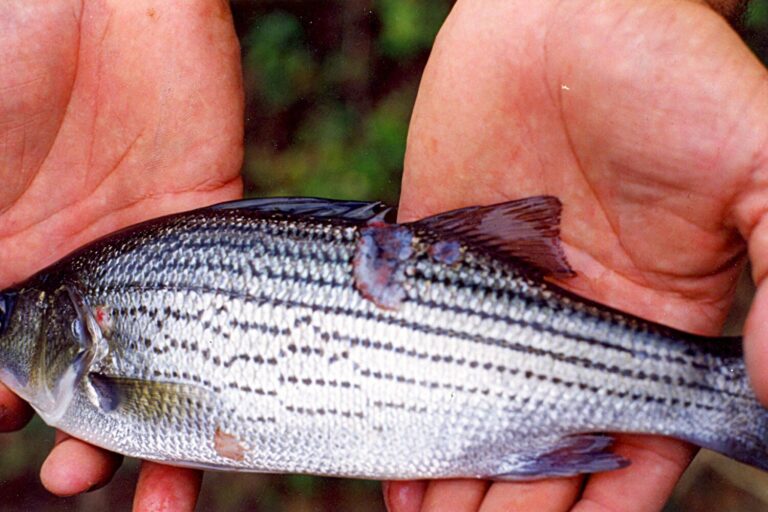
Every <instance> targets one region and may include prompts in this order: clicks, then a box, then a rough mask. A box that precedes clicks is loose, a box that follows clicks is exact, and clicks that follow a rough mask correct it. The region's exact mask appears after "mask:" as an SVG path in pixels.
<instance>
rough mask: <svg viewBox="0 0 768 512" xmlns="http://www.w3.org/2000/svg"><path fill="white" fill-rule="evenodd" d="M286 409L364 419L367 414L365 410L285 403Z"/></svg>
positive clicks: (303, 412) (310, 413) (318, 414)
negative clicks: (364, 412)
mask: <svg viewBox="0 0 768 512" xmlns="http://www.w3.org/2000/svg"><path fill="white" fill-rule="evenodd" d="M284 407H285V410H286V411H288V412H293V413H297V414H304V415H307V416H316V415H317V416H323V415H326V414H330V415H337V416H342V417H344V418H352V417H354V418H359V419H363V418H364V417H365V414H363V411H354V412H353V411H349V410H340V409H335V408H333V407H317V408H313V407H301V406H295V405H284Z"/></svg>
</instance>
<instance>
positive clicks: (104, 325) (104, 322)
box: [93, 304, 115, 336]
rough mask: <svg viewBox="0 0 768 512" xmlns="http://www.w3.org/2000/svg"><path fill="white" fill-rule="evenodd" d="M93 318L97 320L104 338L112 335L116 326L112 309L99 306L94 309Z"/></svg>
mask: <svg viewBox="0 0 768 512" xmlns="http://www.w3.org/2000/svg"><path fill="white" fill-rule="evenodd" d="M93 316H94V318H95V319H96V323H97V324H98V326H99V328H100V329H101V332H102V334H103V335H104V336H109V335H110V334H112V329H113V328H114V326H115V322H114V317H113V316H112V308H111V307H109V306H106V305H103V304H102V305H98V306H96V307H95V308H93Z"/></svg>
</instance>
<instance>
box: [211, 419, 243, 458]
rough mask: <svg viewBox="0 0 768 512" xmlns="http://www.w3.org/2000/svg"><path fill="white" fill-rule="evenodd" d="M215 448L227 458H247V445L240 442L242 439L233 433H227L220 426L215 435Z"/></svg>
mask: <svg viewBox="0 0 768 512" xmlns="http://www.w3.org/2000/svg"><path fill="white" fill-rule="evenodd" d="M213 449H214V450H216V453H218V454H219V455H220V456H222V457H224V458H225V459H230V460H235V461H238V462H240V461H242V460H243V459H245V447H243V445H242V444H241V443H240V440H239V439H238V438H237V437H236V436H233V435H232V434H227V433H226V432H224V431H223V430H221V429H220V428H218V427H217V428H216V433H215V434H214V436H213Z"/></svg>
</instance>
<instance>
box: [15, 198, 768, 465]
mask: <svg viewBox="0 0 768 512" xmlns="http://www.w3.org/2000/svg"><path fill="white" fill-rule="evenodd" d="M258 204H259V205H260V206H259V207H256V208H250V209H249V208H247V207H244V208H234V207H225V208H217V209H206V210H198V211H194V212H189V213H186V214H181V215H176V216H171V217H168V218H165V219H160V220H157V221H153V222H150V223H148V224H144V225H141V226H139V227H137V228H133V229H132V230H128V231H126V232H123V233H121V234H118V235H116V236H113V237H109V238H106V239H104V240H102V241H99V242H97V243H95V244H94V245H91V246H89V247H86V248H85V249H83V250H81V251H79V252H77V253H75V254H74V255H72V256H71V257H69V258H67V259H66V260H64V261H62V262H61V263H60V264H58V265H56V266H54V267H52V268H51V269H49V270H47V271H45V272H43V273H42V274H41V276H38V277H36V278H33V279H32V280H31V281H30V282H29V283H27V284H25V285H22V286H19V287H17V289H16V290H14V291H13V294H14V295H13V297H14V299H13V302H14V304H13V309H14V310H15V313H14V315H16V319H14V315H10V316H9V319H8V320H7V321H6V322H5V323H6V325H5V327H4V331H5V333H4V334H0V347H2V348H0V363H2V364H0V366H2V367H3V368H4V370H3V371H2V372H0V376H1V377H3V380H4V381H6V383H8V384H9V385H10V386H11V387H12V388H14V389H15V390H16V391H17V392H18V393H20V394H21V395H22V396H23V397H24V398H26V399H27V400H29V401H30V402H31V403H32V404H33V406H35V407H36V408H37V410H38V411H39V412H40V414H41V415H42V416H43V418H44V419H46V421H48V422H49V423H51V424H52V425H54V426H56V427H58V428H60V429H62V430H64V431H66V432H68V433H70V434H71V435H73V436H76V437H78V438H81V439H84V440H86V441H89V442H91V443H94V444H97V445H99V446H103V447H105V448H108V449H110V450H114V451H117V452H120V453H124V454H128V455H131V456H135V457H140V458H143V459H149V460H156V461H161V462H166V463H171V464H176V465H184V466H193V467H204V468H217V469H227V470H244V471H260V472H291V473H311V474H321V475H336V476H349V477H363V478H382V479H384V478H386V479H411V478H444V477H483V478H497V479H528V478H539V477H545V476H553V475H571V474H578V473H584V472H595V471H603V470H610V469H617V468H620V467H623V466H625V465H626V464H627V463H628V461H626V460H625V459H623V458H622V457H620V456H618V455H615V454H613V453H611V452H610V450H609V447H610V442H611V438H610V436H609V435H607V434H606V433H612V432H637V433H649V434H662V435H668V436H673V437H676V438H679V439H684V440H688V441H691V442H694V443H696V444H699V445H700V446H706V447H709V448H712V449H715V450H717V451H720V452H723V453H725V454H727V455H730V456H732V457H734V458H737V459H739V460H742V461H744V462H747V463H750V464H753V465H757V466H759V467H763V468H765V467H767V465H766V464H767V461H768V457H766V445H765V440H766V435H767V434H768V430H767V429H768V416H767V415H766V411H765V409H763V408H762V407H761V406H760V405H759V404H758V403H757V401H756V398H755V396H754V394H753V392H752V391H751V390H750V388H749V385H748V382H747V378H746V372H745V368H744V362H743V358H742V354H741V350H740V348H739V346H738V344H736V342H734V341H733V340H731V341H722V342H721V341H718V340H711V339H706V338H701V337H697V336H693V335H689V334H685V333H681V332H678V331H675V330H673V329H669V328H666V327H663V326H659V325H656V324H653V323H650V322H647V321H644V320H641V319H638V318H636V317H633V316H630V315H626V314H623V313H621V312H618V311H615V310H612V309H609V308H605V307H602V306H599V305H596V304H593V303H591V302H589V301H585V300H583V299H580V298H578V297H576V296H574V295H572V294H569V293H567V292H565V291H563V290H561V289H559V288H558V287H556V286H554V285H552V284H550V283H548V282H546V281H545V280H543V279H542V278H541V277H539V275H540V273H537V272H536V270H541V269H536V268H532V267H531V265H532V266H533V267H536V262H535V261H533V262H532V263H531V262H530V261H529V262H528V263H531V264H528V263H526V260H525V258H526V254H517V255H514V254H513V256H519V257H520V258H522V259H521V260H520V261H522V262H523V263H522V264H521V265H522V266H515V265H511V264H510V263H509V261H507V260H505V259H504V258H503V257H501V256H500V253H504V252H505V251H507V252H508V249H509V247H506V246H501V245H498V244H497V245H493V244H490V245H488V246H486V247H478V246H476V245H475V244H474V243H473V242H472V239H473V238H472V237H473V233H475V234H476V232H477V231H474V232H473V231H468V232H467V233H463V232H460V233H459V235H458V236H457V238H456V239H455V240H453V241H450V243H455V245H445V243H446V242H445V241H446V240H447V238H446V233H447V232H448V230H445V231H443V232H441V229H444V228H445V227H446V226H450V223H449V222H448V221H449V220H466V221H467V222H469V223H471V222H472V221H473V219H474V221H475V222H476V224H477V225H476V227H475V228H474V229H475V230H480V231H482V230H483V229H485V228H483V226H484V225H486V224H488V223H487V222H486V223H484V222H483V219H487V218H488V215H491V214H492V213H493V212H494V211H496V210H493V209H488V211H485V210H482V211H474V212H471V218H470V217H468V214H466V213H464V214H462V213H461V211H459V213H454V217H455V218H450V219H449V218H446V217H443V218H441V219H439V222H434V223H433V224H430V223H429V222H426V223H421V224H420V223H414V224H412V225H405V226H399V225H393V224H387V223H386V222H384V221H383V220H382V218H381V214H380V212H379V213H377V212H375V211H373V210H371V211H365V212H363V213H360V212H361V210H360V209H359V208H358V209H357V210H354V209H350V208H347V209H346V210H345V211H344V212H342V214H341V215H340V217H339V218H337V217H334V216H330V215H324V214H323V212H322V211H321V212H318V211H310V212H307V211H294V210H291V209H287V208H284V207H282V206H281V205H280V204H277V205H271V206H270V208H271V209H270V208H266V207H264V205H263V204H261V203H258ZM506 204H507V205H509V204H512V203H506ZM501 206H503V205H500V207H501ZM530 206H531V205H521V206H520V207H521V208H522V207H525V208H528V207H530ZM539 206H540V205H539ZM549 206H551V204H550V205H549ZM549 206H548V207H549ZM545 209H546V208H545ZM350 210H353V213H351V214H350ZM556 210H557V211H556V212H554V211H553V212H550V213H551V214H552V215H553V216H555V217H559V203H558V204H557V208H556ZM493 214H494V215H496V213H493ZM462 215H463V216H464V217H466V218H462ZM478 217H479V218H480V220H478ZM512 217H513V219H512V222H518V221H519V220H520V216H519V215H518V216H515V215H513V216H512ZM497 220H498V219H497ZM544 224H546V225H547V226H551V225H552V224H554V225H555V226H556V225H557V219H547V220H546V222H544ZM503 225H504V223H503V222H502V226H503ZM430 228H435V229H436V230H437V234H435V232H433V231H430ZM494 229H495V228H494ZM398 230H399V231H398ZM487 234H488V233H487V232H484V235H487ZM465 235H466V238H467V239H469V240H470V242H466V239H465V238H464V237H465ZM550 235H551V233H550ZM554 236H555V238H556V236H557V233H556V231H555V233H554ZM477 238H478V240H480V239H482V240H486V239H487V236H486V237H485V238H482V237H477ZM478 243H482V242H478ZM518 245H519V244H518ZM555 249H556V250H559V248H555ZM555 249H553V250H555ZM512 250H519V248H517V249H512ZM556 250H555V253H554V256H552V257H553V258H554V259H555V260H556V259H557V257H558V256H557V254H556ZM532 253H533V254H534V256H535V254H536V251H532ZM550 256H551V255H550ZM553 265H554V266H556V265H555V264H553V263H552V261H549V260H548V261H547V262H546V263H545V264H544V267H545V268H544V270H547V269H550V270H551V269H552V268H553ZM555 270H556V268H555ZM7 297H11V295H10V294H9V295H7ZM9 300H10V299H9ZM67 301H69V302H67ZM8 304H10V302H8ZM61 304H70V305H69V306H61ZM71 304H74V305H71ZM36 308H42V309H44V310H45V311H46V312H47V313H46V314H44V315H42V317H41V318H42V319H37V320H34V321H32V320H31V319H32V318H33V315H35V311H36V310H37V309H36ZM62 308H64V309H62ZM6 309H9V311H10V309H11V308H10V306H9V307H8V308H6ZM65 309H66V312H67V313H66V314H65V313H64V312H63V311H64V310H65ZM70 310H71V311H70ZM75 313H77V314H75ZM0 316H1V315H0ZM35 318H37V317H35ZM14 322H15V323H14ZM46 322H47V323H46ZM57 322H58V324H59V327H57V328H55V329H53V328H52V327H46V325H51V324H56V323H57ZM22 323H24V325H27V326H29V325H30V324H32V325H35V326H38V327H37V329H38V331H39V332H43V333H49V334H44V335H40V334H37V335H36V336H37V337H36V338H35V339H38V340H39V339H49V340H53V339H55V340H61V339H62V338H63V337H67V336H71V337H72V339H74V340H75V342H74V348H71V347H69V346H67V347H65V346H63V345H61V346H60V345H59V341H56V342H55V343H51V342H48V344H47V345H46V347H47V348H45V347H44V348H40V347H39V346H37V345H35V343H36V342H35V341H34V340H31V339H30V340H28V341H25V342H18V339H19V337H20V336H22V334H21V332H22V328H21V327H20V325H21V324H22ZM0 324H2V323H0ZM46 329H48V330H46ZM51 329H53V330H51ZM33 330H34V329H33ZM6 340H15V341H16V342H17V343H16V347H17V348H14V349H10V348H7V346H8V344H9V343H10V342H9V341H6ZM19 347H21V348H19ZM25 347H26V355H25V354H24V353H21V352H20V351H22V350H25ZM63 354H74V355H75V356H74V357H71V358H70V359H67V360H66V361H65V359H64V355H63ZM67 357H68V356H67ZM24 358H26V359H25V360H24V361H20V360H21V359H24ZM62 361H63V362H62ZM46 368H56V370H55V371H54V370H47V369H46ZM51 375H56V376H57V377H51ZM67 379H69V380H67Z"/></svg>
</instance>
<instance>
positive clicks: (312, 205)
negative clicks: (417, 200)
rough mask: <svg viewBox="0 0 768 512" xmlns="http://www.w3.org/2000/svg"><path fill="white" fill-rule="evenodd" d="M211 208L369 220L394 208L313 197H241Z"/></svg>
mask: <svg viewBox="0 0 768 512" xmlns="http://www.w3.org/2000/svg"><path fill="white" fill-rule="evenodd" d="M210 208H211V209H213V210H235V209H244V210H250V211H257V212H264V213H282V214H290V215H303V216H307V217H336V218H343V219H347V220H353V221H369V220H372V219H376V218H378V217H381V218H383V217H385V216H386V217H390V216H393V215H394V213H395V209H394V208H392V207H391V206H387V205H386V204H384V203H382V202H381V201H341V200H335V199H319V198H315V197H267V198H258V199H241V200H239V201H229V202H226V203H220V204H216V205H213V206H211V207H210Z"/></svg>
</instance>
